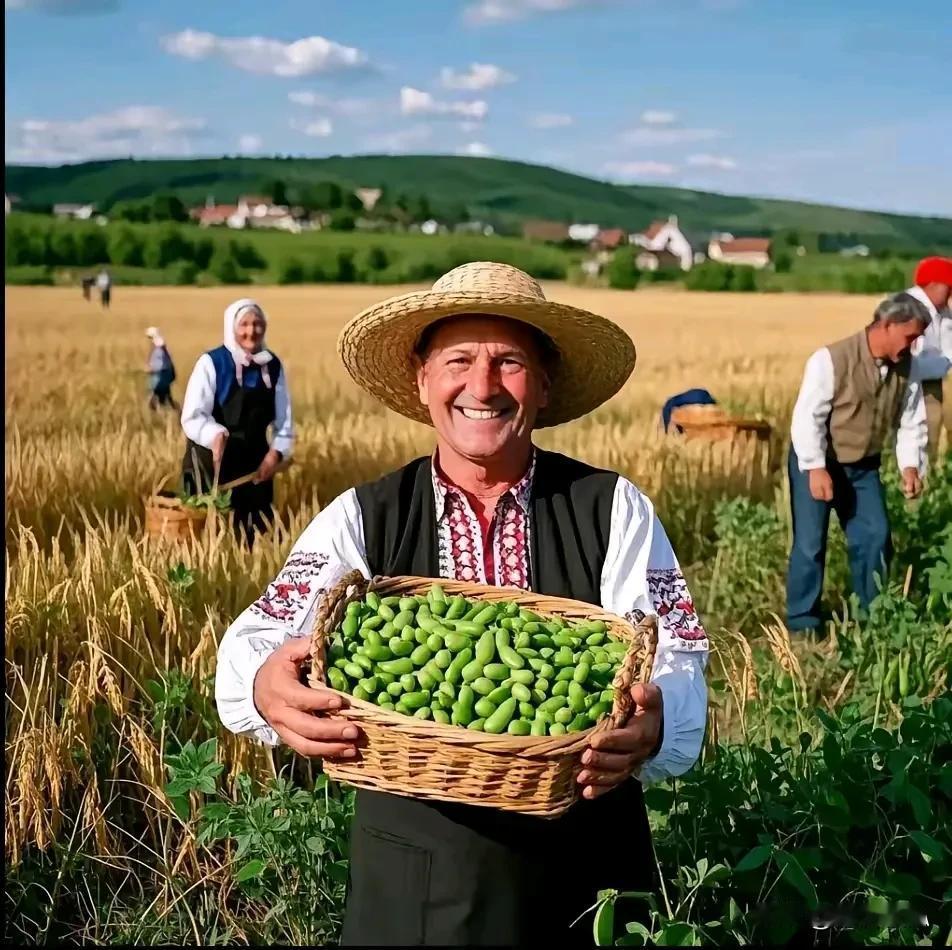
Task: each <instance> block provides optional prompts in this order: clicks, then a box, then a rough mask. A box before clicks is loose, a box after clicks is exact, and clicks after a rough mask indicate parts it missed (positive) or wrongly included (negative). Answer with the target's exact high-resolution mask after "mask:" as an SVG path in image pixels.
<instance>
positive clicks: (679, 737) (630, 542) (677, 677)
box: [601, 477, 710, 783]
mask: <svg viewBox="0 0 952 950" xmlns="http://www.w3.org/2000/svg"><path fill="white" fill-rule="evenodd" d="M601 592H602V605H603V606H604V607H605V609H606V610H610V611H612V612H613V613H616V614H618V615H619V616H624V617H627V618H628V619H629V620H631V621H632V623H637V622H638V621H639V620H641V619H642V618H643V617H644V616H646V615H648V614H653V615H654V616H655V617H656V618H657V621H658V651H657V654H656V656H655V662H654V668H653V672H652V675H651V680H650V683H651V684H653V685H655V686H657V687H658V688H659V689H660V691H661V698H662V704H663V712H662V719H661V735H660V740H661V741H660V748H659V749H658V750H657V753H656V754H655V755H653V756H649V757H648V758H647V760H646V761H644V764H643V765H641V768H640V773H636V774H638V775H639V778H640V780H641V781H642V783H650V782H655V781H658V780H660V779H663V778H666V777H668V776H671V775H680V774H682V773H683V772H686V771H687V770H688V769H689V768H691V766H692V765H694V763H695V762H696V761H697V758H698V755H699V754H700V751H701V743H702V741H703V739H704V729H705V725H706V722H707V684H706V682H705V680H704V671H705V669H706V667H707V661H708V656H709V649H710V647H709V643H708V639H707V634H706V633H705V631H704V628H703V626H702V625H701V621H700V619H699V618H698V615H697V611H696V609H695V607H694V601H693V598H692V596H691V592H690V591H689V590H688V586H687V582H686V581H685V579H684V575H683V574H682V573H681V567H680V565H679V564H678V559H677V557H676V556H675V553H674V551H673V549H672V547H671V543H670V541H669V540H668V536H667V534H666V533H665V530H664V528H663V527H662V525H661V522H660V521H659V520H658V518H657V516H656V515H655V511H654V507H653V506H652V504H651V502H650V501H649V500H648V499H647V498H646V497H645V496H644V495H643V494H642V493H641V492H640V491H638V489H637V488H635V486H634V485H632V483H631V482H629V481H628V480H627V479H625V478H621V477H619V479H618V484H617V485H616V488H615V498H614V503H613V507H612V533H611V537H610V538H609V545H608V552H607V555H606V558H605V565H604V568H603V570H602V584H601ZM651 751H654V750H651Z"/></svg>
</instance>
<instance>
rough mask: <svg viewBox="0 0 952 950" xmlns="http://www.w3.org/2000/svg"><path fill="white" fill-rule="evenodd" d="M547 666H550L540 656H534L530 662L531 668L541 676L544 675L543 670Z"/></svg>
mask: <svg viewBox="0 0 952 950" xmlns="http://www.w3.org/2000/svg"><path fill="white" fill-rule="evenodd" d="M545 666H548V664H547V663H546V662H545V660H543V659H542V657H540V656H534V657H532V659H531V660H529V667H530V668H531V669H533V670H535V671H536V673H538V674H539V675H540V676H541V675H542V668H543V667H545Z"/></svg>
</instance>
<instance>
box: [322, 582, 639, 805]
mask: <svg viewBox="0 0 952 950" xmlns="http://www.w3.org/2000/svg"><path fill="white" fill-rule="evenodd" d="M434 583H439V584H440V586H441V587H442V588H443V590H444V591H445V592H446V594H447V595H449V596H453V595H455V594H462V595H464V596H468V597H473V598H478V599H479V600H483V601H486V602H487V603H491V602H494V601H500V600H507V601H513V600H514V601H516V602H518V603H519V604H520V605H521V606H522V607H526V608H528V609H530V610H532V611H534V612H536V613H538V614H539V615H540V616H546V615H549V616H559V617H563V618H565V619H569V620H582V619H591V620H602V621H604V622H605V623H606V624H607V626H608V628H609V630H610V632H611V633H612V634H614V635H615V636H616V637H618V638H619V639H623V640H627V641H628V642H629V649H628V653H627V654H626V656H625V659H624V661H623V663H622V665H621V667H620V669H619V672H618V674H617V675H616V677H615V680H614V682H613V684H612V685H613V687H614V689H615V701H614V706H613V708H612V711H611V713H610V714H609V715H608V716H606V717H605V718H604V719H603V720H601V722H599V723H598V725H596V726H594V727H592V728H591V729H588V730H585V731H583V732H576V733H571V734H568V735H565V736H527V737H521V736H511V735H508V734H506V735H488V734H486V733H482V732H475V731H471V730H468V729H465V728H463V727H462V726H449V725H443V724H441V723H438V722H433V721H431V720H423V719H416V718H415V717H413V716H406V715H402V714H401V713H397V712H391V711H388V710H385V709H380V708H379V707H378V706H376V705H374V704H373V703H369V702H365V701H363V700H360V699H356V698H355V697H353V696H351V695H349V694H344V693H338V695H342V696H346V699H347V702H348V707H347V708H346V709H344V710H342V711H341V712H340V713H336V714H335V718H338V717H339V718H343V719H346V720H348V721H351V722H354V723H355V724H357V725H358V726H359V727H360V729H361V730H362V732H363V739H362V742H361V744H360V745H359V755H358V756H357V758H356V759H354V760H343V759H338V760H334V759H326V760H325V761H324V770H325V772H327V774H328V775H329V776H331V777H332V778H334V779H337V780H338V781H341V782H347V783H349V784H351V785H355V786H357V787H358V788H368V789H374V790H377V791H385V792H391V793H394V794H397V795H406V796H408V797H411V798H425V799H437V800H441V801H449V802H460V803H463V804H467V805H483V806H486V807H489V808H498V809H502V810H504V811H513V812H521V813H523V814H526V815H538V816H541V817H543V818H555V817H557V816H559V815H561V814H563V813H564V812H565V811H566V810H567V809H568V808H569V807H570V806H571V805H572V804H573V803H574V802H575V801H576V800H577V799H578V797H579V794H580V791H581V788H580V786H579V785H578V783H577V781H576V778H577V776H578V773H579V772H580V771H581V769H582V764H581V756H582V753H583V752H584V751H585V749H586V748H587V747H588V744H589V741H590V740H591V738H592V735H593V734H594V733H596V732H600V731H604V730H607V729H613V728H618V727H619V726H620V725H622V724H623V723H624V722H625V721H626V720H627V718H628V716H629V714H630V713H631V705H632V702H631V685H632V684H633V683H635V682H643V683H645V682H647V681H648V679H649V678H650V676H651V671H652V668H653V665H654V656H655V651H656V648H657V642H658V634H657V626H656V624H655V621H654V618H653V617H649V618H646V620H645V621H643V622H642V623H641V624H639V626H638V627H637V628H635V627H633V626H632V625H631V624H629V623H628V622H627V621H625V620H622V619H621V618H620V617H617V616H615V615H614V614H610V613H607V612H606V611H604V610H601V609H600V608H598V607H593V606H592V605H591V604H585V603H581V602H580V601H575V600H565V599H563V598H560V597H546V596H542V595H539V594H534V593H531V592H527V591H524V590H521V589H518V588H511V587H490V586H486V585H482V584H468V583H463V582H459V581H449V580H442V579H441V580H437V579H434V578H425V577H391V578H375V579H374V581H373V582H372V583H371V582H368V581H367V580H366V578H364V577H363V576H362V575H361V574H360V572H359V571H354V572H351V573H350V574H348V575H347V576H346V577H344V578H343V579H342V580H341V581H340V583H339V584H338V585H337V586H336V587H335V588H334V589H332V590H330V591H328V593H327V595H326V597H325V598H324V601H323V603H322V605H321V608H320V609H319V611H318V615H317V617H316V618H315V623H314V631H313V635H312V649H311V672H310V676H309V677H308V682H309V683H310V685H311V686H312V687H314V688H319V689H331V687H330V686H328V685H327V683H326V681H325V673H326V661H325V643H326V641H327V639H328V637H329V636H330V634H331V633H332V632H333V631H334V630H336V629H337V627H338V626H339V625H340V622H341V621H342V619H343V617H344V612H345V609H346V607H347V604H348V603H349V602H350V601H352V600H355V599H361V598H363V596H364V594H365V593H366V592H367V590H368V589H373V590H375V591H376V592H377V593H378V594H379V595H380V596H382V597H386V596H389V595H410V596H412V595H414V594H423V593H425V592H426V591H428V590H429V588H430V586H431V585H432V584H434ZM332 691H333V692H337V691H336V690H332Z"/></svg>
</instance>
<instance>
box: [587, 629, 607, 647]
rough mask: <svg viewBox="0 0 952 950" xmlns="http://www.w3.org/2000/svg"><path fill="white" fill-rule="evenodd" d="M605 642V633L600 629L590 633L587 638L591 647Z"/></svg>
mask: <svg viewBox="0 0 952 950" xmlns="http://www.w3.org/2000/svg"><path fill="white" fill-rule="evenodd" d="M604 642H605V634H604V633H602V632H601V631H599V630H596V631H595V633H590V634H589V635H588V636H587V637H586V638H585V643H586V644H587V645H588V646H590V647H597V646H600V645H601V644H602V643H604Z"/></svg>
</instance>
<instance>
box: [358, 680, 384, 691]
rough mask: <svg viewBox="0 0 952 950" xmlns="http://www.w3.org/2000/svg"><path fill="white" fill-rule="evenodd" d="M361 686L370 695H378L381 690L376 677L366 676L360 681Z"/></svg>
mask: <svg viewBox="0 0 952 950" xmlns="http://www.w3.org/2000/svg"><path fill="white" fill-rule="evenodd" d="M360 685H361V686H363V688H364V689H365V690H367V692H368V693H376V692H379V690H380V680H379V679H378V678H377V677H376V676H365V677H364V678H363V679H362V680H361V681H360Z"/></svg>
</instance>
